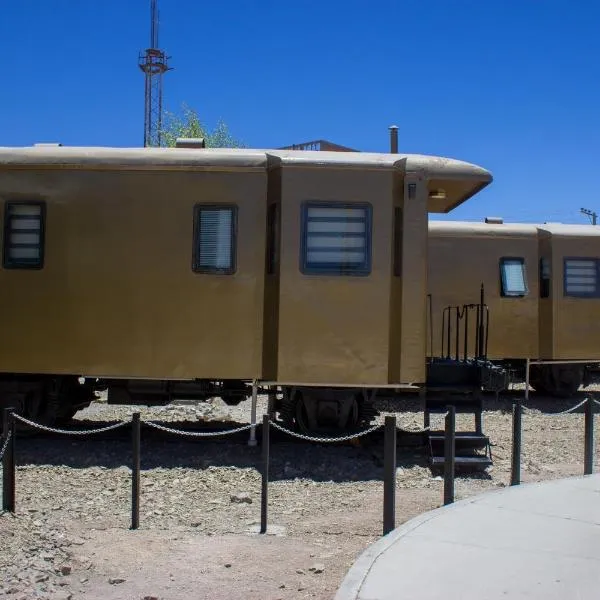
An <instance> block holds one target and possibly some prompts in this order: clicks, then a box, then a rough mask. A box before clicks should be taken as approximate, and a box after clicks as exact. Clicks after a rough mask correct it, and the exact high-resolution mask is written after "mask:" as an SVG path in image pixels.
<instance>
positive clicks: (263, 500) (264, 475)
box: [260, 415, 271, 533]
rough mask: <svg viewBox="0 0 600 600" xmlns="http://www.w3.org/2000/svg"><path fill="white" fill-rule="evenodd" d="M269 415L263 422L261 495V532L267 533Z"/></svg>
mask: <svg viewBox="0 0 600 600" xmlns="http://www.w3.org/2000/svg"><path fill="white" fill-rule="evenodd" d="M270 427H271V425H270V419H269V415H263V422H262V462H263V464H262V489H261V494H260V532H261V533H267V506H268V502H269V444H270V440H269V429H270Z"/></svg>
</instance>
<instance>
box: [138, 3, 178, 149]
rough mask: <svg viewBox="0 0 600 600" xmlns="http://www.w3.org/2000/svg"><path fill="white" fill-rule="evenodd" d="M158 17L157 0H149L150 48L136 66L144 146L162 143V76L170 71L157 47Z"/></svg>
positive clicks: (140, 56)
mask: <svg viewBox="0 0 600 600" xmlns="http://www.w3.org/2000/svg"><path fill="white" fill-rule="evenodd" d="M158 24H159V15H158V7H157V0H150V47H149V48H147V49H146V51H145V52H140V55H139V59H138V65H139V67H140V69H141V70H142V71H143V72H144V75H145V80H146V81H145V93H144V146H160V145H161V143H162V93H163V75H164V74H165V73H166V72H167V71H170V70H171V67H169V66H168V64H167V63H168V60H169V59H170V58H171V57H170V56H167V55H166V54H165V52H164V51H163V50H160V49H159V47H158Z"/></svg>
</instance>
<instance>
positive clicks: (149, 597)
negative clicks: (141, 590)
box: [144, 596, 158, 600]
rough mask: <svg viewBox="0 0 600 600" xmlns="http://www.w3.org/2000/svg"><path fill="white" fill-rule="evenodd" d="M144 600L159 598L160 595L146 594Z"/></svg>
mask: <svg viewBox="0 0 600 600" xmlns="http://www.w3.org/2000/svg"><path fill="white" fill-rule="evenodd" d="M144 600H158V596H144Z"/></svg>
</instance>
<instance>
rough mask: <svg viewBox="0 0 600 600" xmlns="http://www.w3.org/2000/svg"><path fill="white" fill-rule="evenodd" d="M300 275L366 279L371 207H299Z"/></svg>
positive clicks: (368, 264)
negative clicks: (301, 212)
mask: <svg viewBox="0 0 600 600" xmlns="http://www.w3.org/2000/svg"><path fill="white" fill-rule="evenodd" d="M302 228H303V232H302V271H303V272H304V273H307V274H321V273H326V274H331V275H367V274H368V273H369V272H370V270H371V248H370V246H371V206H370V205H369V204H363V203H361V204H358V203H357V204H344V205H340V204H336V203H312V202H309V203H306V204H305V205H304V207H303V227H302Z"/></svg>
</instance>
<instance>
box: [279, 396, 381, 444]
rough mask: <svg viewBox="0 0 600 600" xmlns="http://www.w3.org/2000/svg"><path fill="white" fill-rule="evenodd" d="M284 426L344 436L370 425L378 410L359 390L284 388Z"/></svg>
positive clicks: (282, 407) (313, 434)
mask: <svg viewBox="0 0 600 600" xmlns="http://www.w3.org/2000/svg"><path fill="white" fill-rule="evenodd" d="M279 413H280V417H281V419H282V420H283V423H284V426H286V427H289V428H291V429H294V430H296V431H299V432H301V433H303V434H305V435H310V436H316V437H318V436H341V435H344V434H350V433H352V432H353V431H357V430H360V429H362V428H364V427H367V426H368V425H369V424H370V423H371V421H372V419H373V417H374V416H375V410H374V409H373V406H372V404H371V403H369V402H367V401H366V400H365V398H364V397H363V395H362V394H361V393H360V392H358V393H357V392H352V391H349V390H346V391H338V390H325V389H316V390H312V389H311V390H285V391H284V395H283V400H282V402H281V405H280V409H279Z"/></svg>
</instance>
